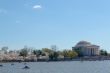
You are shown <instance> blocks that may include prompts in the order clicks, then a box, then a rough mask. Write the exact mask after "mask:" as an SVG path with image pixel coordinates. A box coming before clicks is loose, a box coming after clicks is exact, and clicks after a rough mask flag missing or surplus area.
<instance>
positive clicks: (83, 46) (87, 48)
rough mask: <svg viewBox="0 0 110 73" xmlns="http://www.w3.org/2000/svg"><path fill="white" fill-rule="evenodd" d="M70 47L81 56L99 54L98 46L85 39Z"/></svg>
mask: <svg viewBox="0 0 110 73" xmlns="http://www.w3.org/2000/svg"><path fill="white" fill-rule="evenodd" d="M72 49H73V50H75V51H76V52H78V53H79V54H80V55H82V56H97V55H99V49H100V46H97V45H93V44H91V43H90V42H87V41H80V42H79V43H77V44H76V46H75V47H72Z"/></svg>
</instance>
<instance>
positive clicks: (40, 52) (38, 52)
mask: <svg viewBox="0 0 110 73" xmlns="http://www.w3.org/2000/svg"><path fill="white" fill-rule="evenodd" d="M33 54H34V55H36V56H37V57H39V56H40V55H42V51H41V50H33Z"/></svg>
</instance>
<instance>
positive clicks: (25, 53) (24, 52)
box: [19, 47, 29, 57]
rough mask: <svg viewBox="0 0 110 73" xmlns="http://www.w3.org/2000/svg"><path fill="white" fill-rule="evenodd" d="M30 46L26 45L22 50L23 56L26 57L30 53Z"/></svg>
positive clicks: (21, 54)
mask: <svg viewBox="0 0 110 73" xmlns="http://www.w3.org/2000/svg"><path fill="white" fill-rule="evenodd" d="M28 52H29V50H28V48H27V47H24V48H23V49H21V50H20V54H19V55H20V56H23V57H26V56H27V55H28Z"/></svg>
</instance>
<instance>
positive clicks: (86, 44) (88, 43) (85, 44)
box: [76, 41, 91, 47]
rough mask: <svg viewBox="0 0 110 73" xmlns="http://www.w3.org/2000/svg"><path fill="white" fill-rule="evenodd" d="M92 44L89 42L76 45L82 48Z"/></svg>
mask: <svg viewBox="0 0 110 73" xmlns="http://www.w3.org/2000/svg"><path fill="white" fill-rule="evenodd" d="M90 45H91V43H90V42H87V41H80V42H78V43H77V44H76V47H82V46H90Z"/></svg>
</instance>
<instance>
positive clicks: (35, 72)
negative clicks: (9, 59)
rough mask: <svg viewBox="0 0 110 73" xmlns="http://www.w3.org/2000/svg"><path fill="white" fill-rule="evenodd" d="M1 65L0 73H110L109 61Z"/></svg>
mask: <svg viewBox="0 0 110 73" xmlns="http://www.w3.org/2000/svg"><path fill="white" fill-rule="evenodd" d="M24 66H25V65H24V63H14V65H13V66H12V65H11V63H3V67H0V73H110V61H83V62H80V61H73V62H34V63H27V66H29V67H30V69H22V68H23V67H24Z"/></svg>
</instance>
